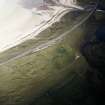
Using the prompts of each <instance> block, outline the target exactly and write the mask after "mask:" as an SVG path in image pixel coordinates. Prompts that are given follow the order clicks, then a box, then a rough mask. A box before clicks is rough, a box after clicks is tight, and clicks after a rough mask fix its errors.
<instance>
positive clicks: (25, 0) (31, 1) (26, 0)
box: [20, 0, 43, 9]
mask: <svg viewBox="0 0 105 105" xmlns="http://www.w3.org/2000/svg"><path fill="white" fill-rule="evenodd" d="M41 3H43V0H21V1H20V4H21V5H22V6H23V7H24V8H28V9H31V8H35V6H37V5H38V4H41Z"/></svg>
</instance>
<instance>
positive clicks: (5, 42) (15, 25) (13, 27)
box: [0, 0, 40, 51]
mask: <svg viewBox="0 0 105 105" xmlns="http://www.w3.org/2000/svg"><path fill="white" fill-rule="evenodd" d="M23 1H24V3H23V4H22V3H20V0H0V51H2V50H4V49H5V48H6V47H8V46H10V45H11V46H12V45H13V44H14V43H15V41H17V40H20V39H21V38H22V37H24V36H25V35H26V34H27V33H29V32H31V31H32V29H33V28H34V27H35V25H37V24H39V23H40V18H39V17H38V16H36V15H35V14H33V13H32V11H31V10H30V9H28V8H29V7H33V4H34V5H35V4H37V3H39V1H40V0H31V1H30V0H23ZM28 1H30V5H29V7H28V4H29V3H28ZM32 2H34V3H32ZM24 6H26V7H27V8H23V7H24Z"/></svg>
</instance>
